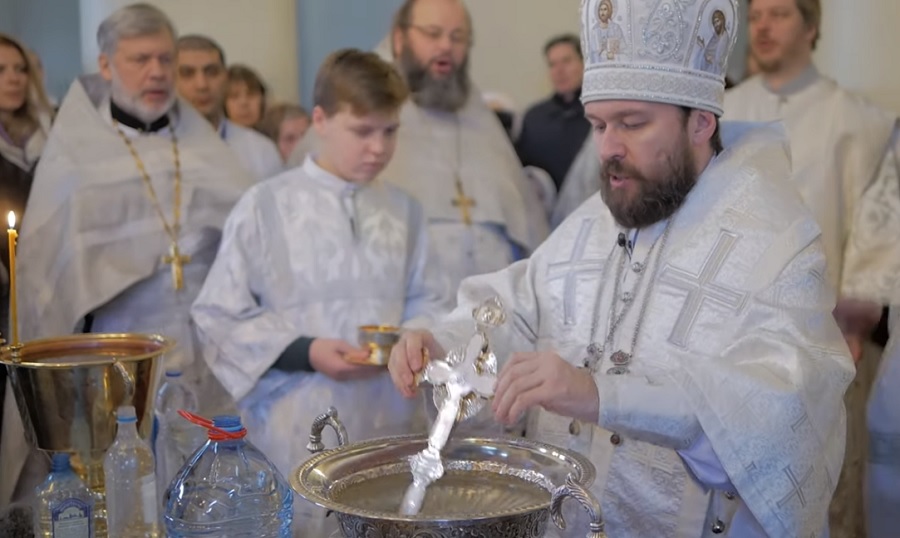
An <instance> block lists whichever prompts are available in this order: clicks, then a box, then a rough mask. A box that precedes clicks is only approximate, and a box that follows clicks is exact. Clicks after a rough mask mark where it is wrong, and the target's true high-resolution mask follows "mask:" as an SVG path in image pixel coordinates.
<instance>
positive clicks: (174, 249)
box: [162, 243, 191, 291]
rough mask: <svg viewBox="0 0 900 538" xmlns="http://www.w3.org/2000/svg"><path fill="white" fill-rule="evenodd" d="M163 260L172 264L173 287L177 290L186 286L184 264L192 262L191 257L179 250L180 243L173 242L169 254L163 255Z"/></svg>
mask: <svg viewBox="0 0 900 538" xmlns="http://www.w3.org/2000/svg"><path fill="white" fill-rule="evenodd" d="M162 261H163V263H168V264H169V265H171V266H172V287H174V288H175V291H179V290H181V288H183V287H184V264H186V263H191V257H190V256H188V255H187V254H182V253H181V251H180V250H178V243H172V244H171V245H169V254H168V255H166V256H163V258H162Z"/></svg>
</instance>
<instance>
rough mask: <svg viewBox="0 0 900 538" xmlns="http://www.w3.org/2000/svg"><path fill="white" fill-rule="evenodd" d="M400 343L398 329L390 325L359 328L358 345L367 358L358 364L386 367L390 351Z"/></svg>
mask: <svg viewBox="0 0 900 538" xmlns="http://www.w3.org/2000/svg"><path fill="white" fill-rule="evenodd" d="M399 341H400V328H399V327H394V326H392V325H363V326H362V327H360V328H359V345H360V347H362V348H363V349H367V350H369V356H368V357H367V359H366V360H364V361H362V362H360V363H359V364H367V365H369V366H387V363H388V359H390V358H391V350H392V349H393V348H394V345H395V344H396V343H397V342H399Z"/></svg>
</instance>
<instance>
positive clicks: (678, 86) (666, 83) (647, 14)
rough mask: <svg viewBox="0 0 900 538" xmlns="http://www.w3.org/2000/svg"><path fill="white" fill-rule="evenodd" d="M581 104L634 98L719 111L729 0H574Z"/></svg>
mask: <svg viewBox="0 0 900 538" xmlns="http://www.w3.org/2000/svg"><path fill="white" fill-rule="evenodd" d="M581 24H582V36H581V41H582V50H584V51H585V54H584V58H585V70H584V87H583V89H582V91H581V100H582V102H584V103H589V102H591V101H598V100H636V101H653V102H659V103H668V104H672V105H680V106H686V107H690V108H697V109H701V110H708V111H710V112H712V113H714V114H716V115H717V116H721V115H722V105H723V101H724V98H725V70H726V68H727V65H728V62H727V59H728V56H730V55H731V51H732V50H733V49H734V43H735V40H736V38H737V28H738V4H737V0H582V3H581Z"/></svg>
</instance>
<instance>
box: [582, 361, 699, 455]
mask: <svg viewBox="0 0 900 538" xmlns="http://www.w3.org/2000/svg"><path fill="white" fill-rule="evenodd" d="M594 381H595V382H596V384H597V391H598V393H599V395H600V414H599V417H600V422H599V424H600V426H602V427H603V428H606V429H607V430H610V431H614V432H619V433H621V434H623V435H625V436H626V437H628V438H631V439H636V440H639V441H644V442H647V443H652V444H654V445H657V446H663V447H666V448H671V449H673V450H681V449H687V448H688V447H690V446H691V445H692V444H693V443H694V441H695V440H696V439H697V438H698V437H699V436H700V435H702V433H703V431H702V429H701V428H700V423H699V422H698V421H697V417H696V416H695V414H694V411H693V409H691V405H690V403H689V402H688V399H687V398H685V397H684V393H683V389H682V388H681V387H679V386H678V385H677V384H676V383H674V382H673V381H672V380H671V379H669V378H668V377H667V376H666V375H665V374H661V375H660V376H659V377H653V376H613V375H607V374H605V373H598V374H595V375H594Z"/></svg>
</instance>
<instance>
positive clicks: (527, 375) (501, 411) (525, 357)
mask: <svg viewBox="0 0 900 538" xmlns="http://www.w3.org/2000/svg"><path fill="white" fill-rule="evenodd" d="M534 406H541V407H543V408H544V409H546V410H547V411H550V412H551V413H555V414H557V415H561V416H564V417H570V418H575V419H578V420H581V421H584V422H591V423H594V424H596V423H597V420H598V414H599V407H600V396H599V394H598V392H597V384H596V383H595V382H594V378H593V377H592V376H591V373H590V372H589V371H588V370H585V369H579V368H576V367H574V366H572V365H571V364H569V363H568V362H566V361H565V360H563V359H562V358H561V357H560V356H559V355H557V354H555V353H551V352H540V353H516V354H515V355H513V356H512V358H511V359H510V360H509V361H508V362H507V363H506V364H505V365H504V366H503V368H502V369H501V370H500V378H499V379H498V381H497V387H496V389H495V390H494V402H493V404H492V407H493V411H494V418H496V419H497V421H498V422H500V423H503V424H507V425H512V424H515V423H516V422H517V421H518V419H519V417H521V416H522V414H523V413H525V412H526V411H528V410H529V409H530V408H532V407H534Z"/></svg>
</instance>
